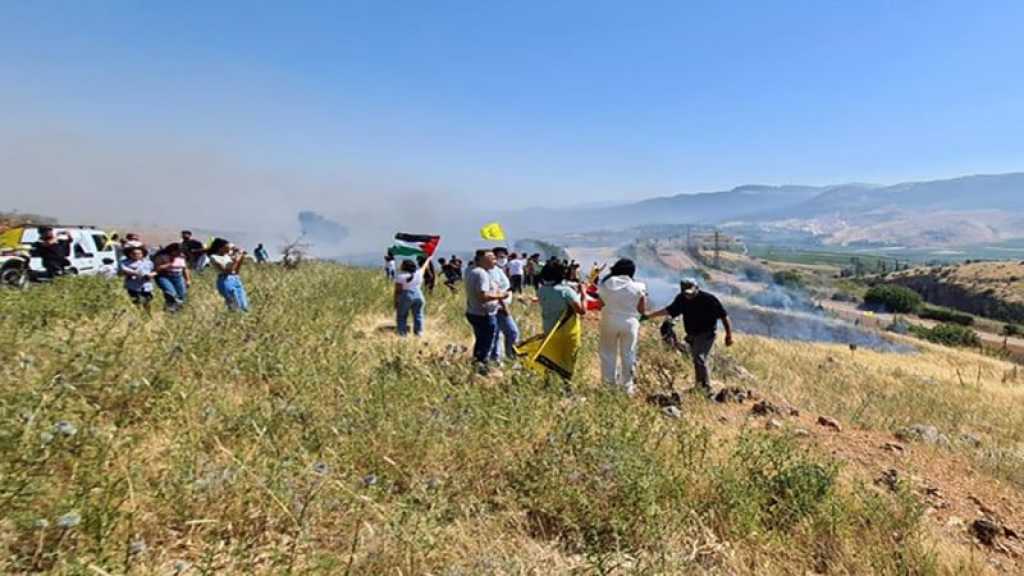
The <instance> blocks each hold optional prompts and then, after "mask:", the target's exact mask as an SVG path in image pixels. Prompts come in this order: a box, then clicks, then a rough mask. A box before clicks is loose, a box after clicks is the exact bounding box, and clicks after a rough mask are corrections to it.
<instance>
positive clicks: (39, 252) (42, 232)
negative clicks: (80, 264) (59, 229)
mask: <svg viewBox="0 0 1024 576" xmlns="http://www.w3.org/2000/svg"><path fill="white" fill-rule="evenodd" d="M30 254H31V255H32V256H33V257H35V258H39V259H41V260H42V261H43V268H45V269H46V275H47V276H48V277H50V278H55V277H57V276H61V275H63V274H64V269H65V268H66V267H68V266H70V265H71V262H70V261H69V260H68V256H70V255H71V240H70V239H59V238H57V233H56V232H54V230H53V228H51V227H49V226H40V227H39V241H38V242H36V243H35V244H33V245H32V250H31V252H30Z"/></svg>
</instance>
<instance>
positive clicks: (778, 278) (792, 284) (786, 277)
mask: <svg viewBox="0 0 1024 576" xmlns="http://www.w3.org/2000/svg"><path fill="white" fill-rule="evenodd" d="M772 281H773V282H775V283H776V284H779V285H780V286H785V287H787V288H803V286H804V278H803V276H801V275H800V273H799V272H797V271H796V270H780V271H778V272H776V273H775V274H772Z"/></svg>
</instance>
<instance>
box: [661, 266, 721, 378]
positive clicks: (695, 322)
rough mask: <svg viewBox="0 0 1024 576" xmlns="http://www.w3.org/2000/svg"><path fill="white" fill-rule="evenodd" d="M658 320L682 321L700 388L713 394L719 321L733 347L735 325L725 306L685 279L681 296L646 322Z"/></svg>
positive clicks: (691, 280)
mask: <svg viewBox="0 0 1024 576" xmlns="http://www.w3.org/2000/svg"><path fill="white" fill-rule="evenodd" d="M659 316H671V317H672V318H676V317H678V316H682V317H683V327H684V328H685V329H686V343H687V344H689V345H690V356H691V357H692V358H693V371H694V374H695V375H696V378H697V386H698V387H699V388H701V389H703V390H704V392H707V393H709V394H710V392H711V370H710V363H709V359H710V357H711V349H712V348H713V347H714V345H715V337H716V335H717V332H716V330H717V328H718V321H719V320H721V321H722V325H723V326H725V345H726V346H732V324H731V323H730V322H729V315H728V314H727V313H726V311H725V307H724V306H722V302H721V301H719V300H718V298H716V297H715V296H714V295H713V294H710V293H708V292H704V291H703V290H701V289H700V287H699V286H698V285H697V281H696V280H693V279H690V278H684V279H683V280H682V281H681V282H680V283H679V295H678V296H676V298H675V300H673V301H672V303H671V304H669V305H668V306H666V307H665V308H663V309H661V310H658V311H657V312H653V313H651V314H648V315H647V316H646V318H657V317H659Z"/></svg>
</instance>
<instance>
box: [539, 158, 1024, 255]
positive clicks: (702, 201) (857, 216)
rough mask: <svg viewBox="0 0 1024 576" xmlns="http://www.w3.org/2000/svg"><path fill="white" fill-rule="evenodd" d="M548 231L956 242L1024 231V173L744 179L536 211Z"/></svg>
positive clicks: (870, 242) (973, 241)
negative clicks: (637, 229)
mask: <svg viewBox="0 0 1024 576" xmlns="http://www.w3.org/2000/svg"><path fill="white" fill-rule="evenodd" d="M523 222H524V225H525V226H528V227H532V229H534V230H537V229H540V230H541V231H545V232H552V231H556V232H565V231H578V230H594V229H603V228H608V229H620V230H621V229H624V228H629V227H633V226H638V225H656V224H702V225H709V224H725V223H731V224H733V225H738V224H746V225H750V226H757V227H759V228H766V227H767V229H768V230H769V231H770V230H771V229H773V228H774V229H776V230H778V231H780V232H782V231H790V232H792V231H800V232H803V233H806V234H807V235H808V236H810V237H812V238H814V239H815V241H817V242H819V243H821V244H841V245H860V244H863V245H877V246H894V245H900V246H915V247H916V246H958V245H966V244H977V243H984V242H997V241H1001V240H1006V239H1012V238H1020V237H1024V173H1011V174H999V175H977V176H963V177H960V178H953V179H948V180H934V181H928V182H907V183H902V184H895V185H891V186H877V185H871V184H842V185H835V186H796V185H787V186H757V185H747V186H739V187H737V188H733V189H731V190H726V191H721V192H709V193H703V194H679V195H676V196H668V197H662V198H653V199H650V200H644V201H641V202H636V203H632V204H623V205H619V206H614V207H600V208H589V209H581V210H552V211H536V210H534V211H531V212H530V214H529V218H527V219H525V220H524V221H523Z"/></svg>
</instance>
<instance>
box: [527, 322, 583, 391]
mask: <svg viewBox="0 0 1024 576" xmlns="http://www.w3.org/2000/svg"><path fill="white" fill-rule="evenodd" d="M582 334H583V325H582V323H581V322H580V317H579V315H578V314H576V313H575V312H574V311H573V310H567V311H566V312H565V314H564V315H563V316H562V318H561V320H559V321H558V324H555V327H554V328H553V329H552V330H551V331H550V332H548V333H547V334H539V335H537V336H534V337H533V338H530V339H528V340H525V341H523V342H522V343H520V344H519V345H518V346H516V352H517V353H518V354H519V357H520V358H522V359H523V361H524V364H526V366H528V367H530V368H532V369H534V370H536V371H538V372H541V373H544V372H546V371H550V372H554V373H555V374H558V375H559V376H561V377H562V379H564V380H566V381H569V380H572V376H573V373H574V372H575V371H576V355H577V354H579V351H580V341H581V337H582Z"/></svg>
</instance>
